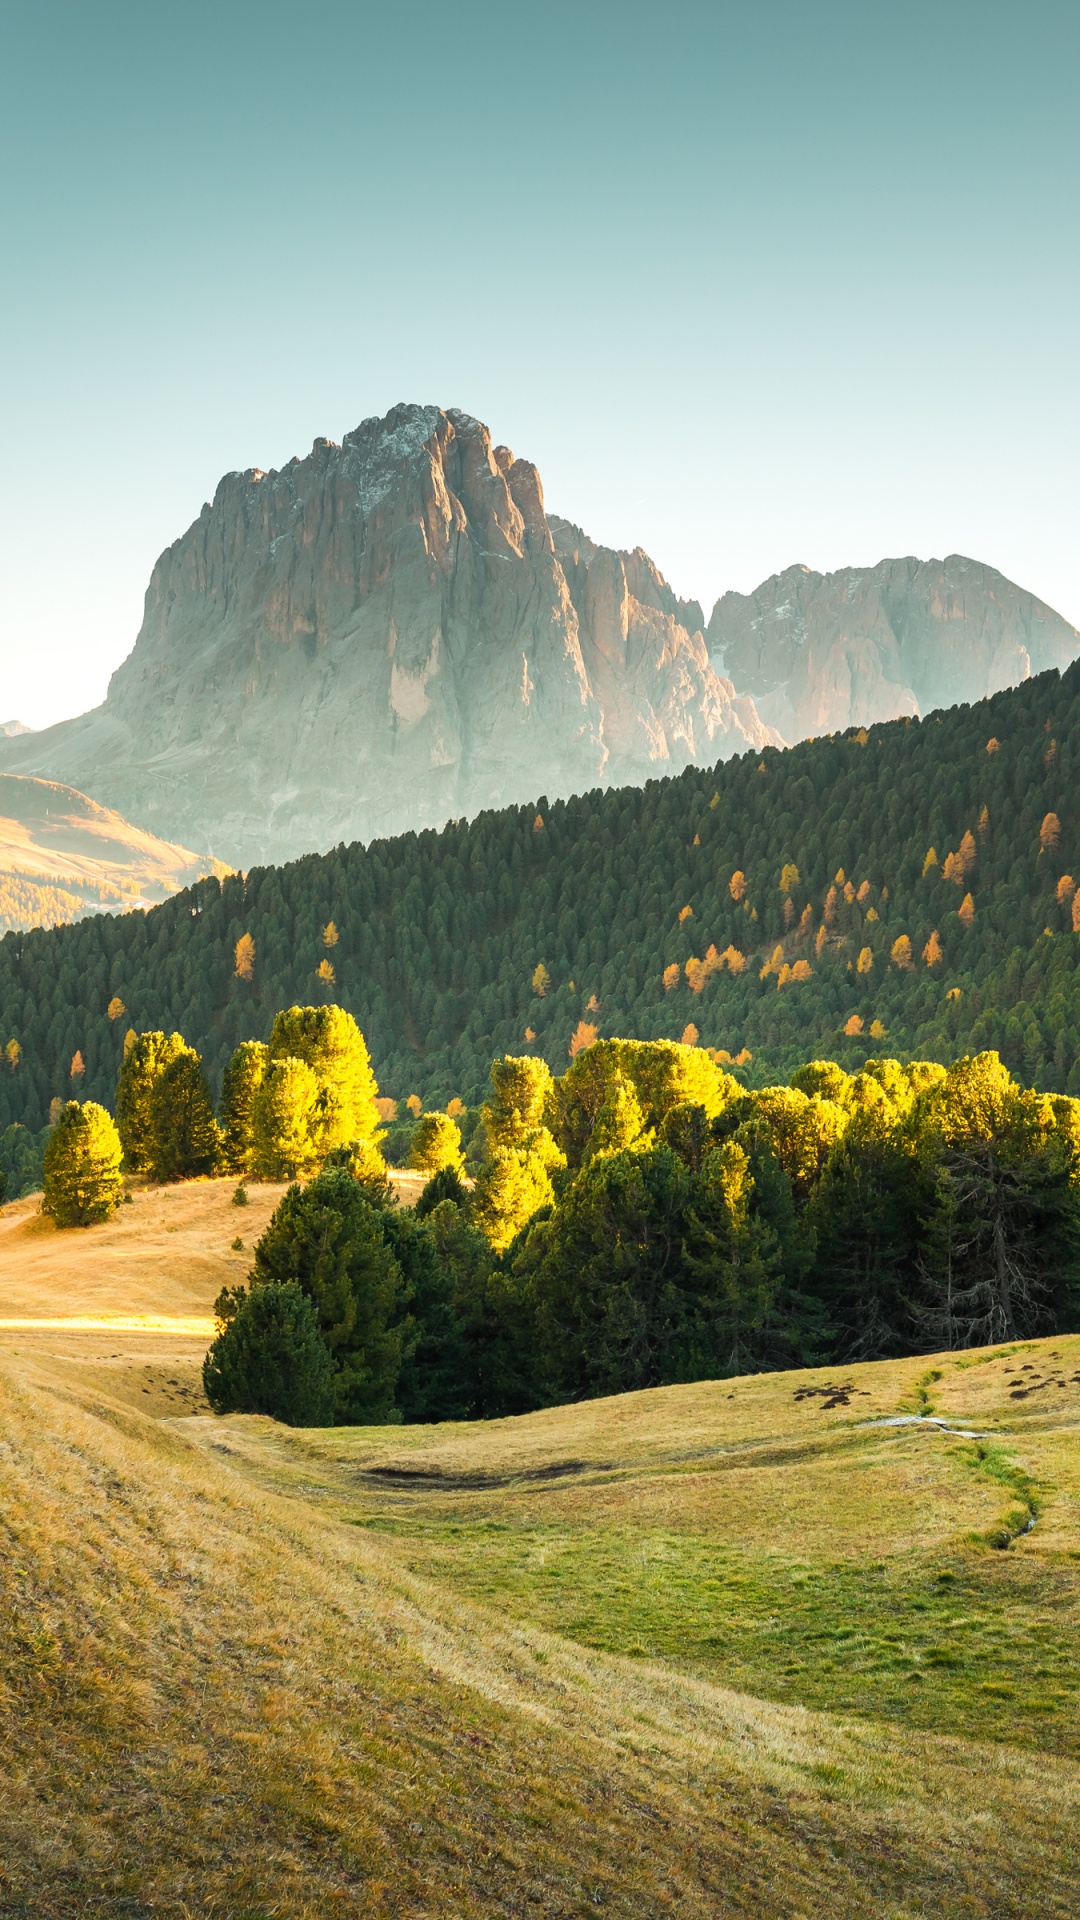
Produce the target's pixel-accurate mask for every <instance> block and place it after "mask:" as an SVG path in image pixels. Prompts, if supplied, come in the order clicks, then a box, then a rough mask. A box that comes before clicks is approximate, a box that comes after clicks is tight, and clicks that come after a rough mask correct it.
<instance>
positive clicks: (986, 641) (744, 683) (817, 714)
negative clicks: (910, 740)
mask: <svg viewBox="0 0 1080 1920" xmlns="http://www.w3.org/2000/svg"><path fill="white" fill-rule="evenodd" d="M707 639H708V644H709V650H710V656H711V659H712V663H713V666H714V667H715V669H716V671H717V673H719V674H725V675H727V676H729V677H730V678H731V680H732V681H733V682H734V683H735V685H736V686H737V687H738V688H739V689H740V691H741V692H742V693H744V694H749V695H751V696H752V697H753V700H754V704H755V706H756V708H757V711H758V713H759V714H760V715H761V717H762V719H764V720H765V721H767V722H768V723H769V724H770V725H771V726H774V727H776V728H777V730H778V731H779V732H780V733H781V734H782V735H783V737H784V739H785V740H787V741H794V740H803V739H806V738H807V737H808V736H816V735H818V734H822V733H835V732H837V731H838V730H842V729H843V728H844V727H866V726H871V725H872V724H873V723H874V722H875V721H877V720H892V719H895V718H896V717H897V716H898V715H901V714H923V713H929V712H930V711H931V710H932V709H933V708H935V707H951V706H955V705H956V704H957V703H958V702H959V701H964V700H980V699H982V698H983V696H984V695H986V694H988V693H996V692H998V691H999V690H1000V689H1001V688H1002V687H1010V686H1016V685H1017V684H1018V683H1019V682H1020V681H1022V680H1026V679H1027V677H1028V675H1029V674H1032V673H1041V672H1042V671H1043V670H1044V669H1045V668H1047V667H1058V668H1064V667H1066V666H1068V664H1069V662H1070V661H1071V660H1074V659H1075V658H1076V656H1077V654H1080V633H1078V632H1077V631H1076V628H1075V627H1070V626H1069V624H1068V622H1067V621H1066V620H1063V619H1062V618H1061V615H1060V614H1057V613H1055V612H1054V611H1053V609H1052V608H1051V607H1048V606H1045V605H1044V604H1043V602H1042V601H1041V600H1036V598H1035V596H1034V594H1031V593H1026V592H1025V591H1024V589H1023V588H1022V587H1017V586H1014V585H1013V582H1012V581H1011V580H1007V579H1006V578H1005V576H1004V574H1001V573H998V572H997V570H996V568H994V567H988V566H984V565H983V564H982V562H980V561H978V560H966V559H964V558H963V556H962V555H961V554H956V553H954V554H950V556H949V558H948V559H947V560H915V559H911V558H908V559H906V560H882V561H881V562H880V563H879V565H878V566H876V567H847V568H844V569H843V570H842V571H841V572H839V573H825V574H822V573H812V572H811V570H810V568H809V567H788V569H787V571H786V572H784V573H777V574H774V575H773V576H772V579H771V580H766V581H764V582H763V583H762V585H761V586H760V587H758V588H757V589H756V591H755V592H754V593H749V594H742V593H725V594H724V595H723V596H722V598H721V599H719V600H718V601H717V603H716V605H715V607H714V608H713V612H712V618H711V619H710V621H709V625H708V629H707Z"/></svg>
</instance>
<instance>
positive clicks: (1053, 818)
mask: <svg viewBox="0 0 1080 1920" xmlns="http://www.w3.org/2000/svg"><path fill="white" fill-rule="evenodd" d="M1060 839H1061V821H1060V820H1059V819H1058V817H1057V814H1056V813H1048V814H1046V815H1045V816H1044V818H1043V823H1042V826H1041V827H1040V828H1039V845H1040V847H1041V848H1042V850H1043V852H1044V853H1049V852H1050V850H1051V848H1053V847H1056V846H1057V843H1058V841H1059V840H1060Z"/></svg>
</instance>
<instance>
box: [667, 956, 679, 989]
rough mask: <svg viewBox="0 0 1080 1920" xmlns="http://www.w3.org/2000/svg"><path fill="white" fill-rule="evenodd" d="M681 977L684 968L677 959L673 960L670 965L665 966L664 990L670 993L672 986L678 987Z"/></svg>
mask: <svg viewBox="0 0 1080 1920" xmlns="http://www.w3.org/2000/svg"><path fill="white" fill-rule="evenodd" d="M681 979H682V968H681V967H680V965H679V963H678V961H677V960H673V961H672V963H671V965H670V967H665V968H664V973H663V980H664V992H665V993H670V992H671V989H672V987H677V986H678V984H679V981H680V980H681Z"/></svg>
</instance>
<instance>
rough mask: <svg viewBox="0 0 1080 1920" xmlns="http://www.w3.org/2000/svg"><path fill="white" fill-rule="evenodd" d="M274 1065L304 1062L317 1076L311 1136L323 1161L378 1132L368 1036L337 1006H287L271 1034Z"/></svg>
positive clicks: (368, 1139)
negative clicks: (315, 1103)
mask: <svg viewBox="0 0 1080 1920" xmlns="http://www.w3.org/2000/svg"><path fill="white" fill-rule="evenodd" d="M270 1058H271V1060H281V1059H292V1060H303V1061H305V1062H306V1063H307V1065H308V1066H309V1067H310V1068H311V1071H312V1072H313V1073H314V1075H315V1079H316V1082H317V1089H318V1108H317V1113H316V1115H315V1116H314V1118H313V1122H312V1132H313V1139H314V1141H315V1145H316V1151H317V1154H318V1157H319V1158H320V1159H322V1158H324V1157H325V1156H326V1154H327V1153H330V1152H332V1151H333V1150H334V1148H335V1147H344V1146H351V1145H352V1144H353V1143H354V1142H357V1143H359V1142H372V1141H373V1139H374V1136H375V1134H376V1133H377V1132H378V1129H379V1113H378V1108H377V1107H376V1105H375V1101H376V1097H377V1095H378V1091H379V1089H378V1085H377V1083H376V1080H375V1075H374V1074H373V1072H372V1070H371V1060H370V1058H369V1055H368V1050H367V1046H366V1044H365V1041H364V1036H363V1034H362V1033H361V1031H360V1029H359V1027H358V1026H357V1024H356V1021H355V1020H354V1019H353V1017H352V1014H351V1013H346V1012H345V1011H344V1009H343V1008H341V1007H335V1006H326V1007H289V1008H288V1009H287V1010H285V1011H283V1012H281V1013H279V1014H278V1015H277V1016H276V1018H275V1020H274V1024H273V1027H272V1028H271V1030H270Z"/></svg>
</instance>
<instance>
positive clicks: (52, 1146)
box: [41, 1100, 124, 1227]
mask: <svg viewBox="0 0 1080 1920" xmlns="http://www.w3.org/2000/svg"><path fill="white" fill-rule="evenodd" d="M122 1159H123V1149H122V1147H121V1145H120V1136H119V1134H118V1133H117V1130H116V1127H115V1126H114V1124H113V1121H112V1117H111V1115H110V1114H108V1113H106V1111H105V1109H104V1107H99V1106H98V1105H97V1103H96V1101H93V1100H87V1101H85V1102H84V1103H83V1104H82V1105H80V1104H79V1102H78V1101H77V1100H69V1101H68V1102H67V1105H66V1106H65V1107H64V1109H63V1111H62V1113H61V1115H60V1118H59V1119H58V1121H57V1123H56V1125H55V1127H54V1128H53V1130H52V1133H51V1135H50V1136H49V1144H48V1146H47V1147H46V1149H45V1164H44V1188H45V1192H44V1198H43V1200H42V1203H41V1211H42V1212H43V1213H46V1214H48V1215H49V1216H50V1217H51V1218H52V1219H53V1220H55V1222H56V1224H57V1226H58V1227H89V1226H93V1225H94V1224H96V1223H97V1222H98V1221H101V1220H107V1219H108V1218H109V1215H110V1214H111V1213H115V1211H116V1209H117V1207H118V1206H119V1204H120V1199H121V1196H122V1194H123V1191H124V1183H123V1180H122V1178H121V1174H120V1166H121V1161H122Z"/></svg>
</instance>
